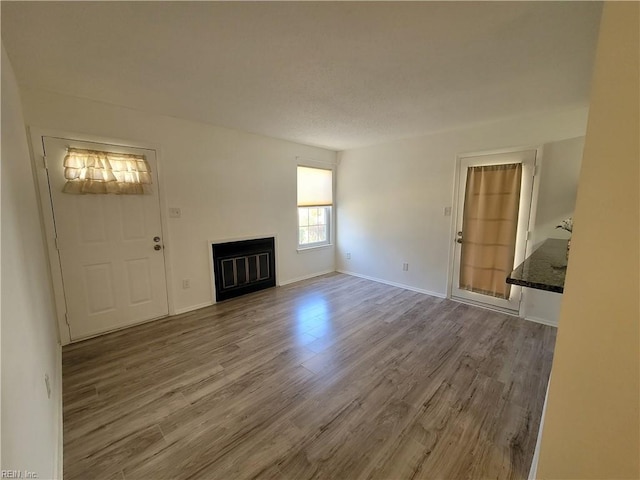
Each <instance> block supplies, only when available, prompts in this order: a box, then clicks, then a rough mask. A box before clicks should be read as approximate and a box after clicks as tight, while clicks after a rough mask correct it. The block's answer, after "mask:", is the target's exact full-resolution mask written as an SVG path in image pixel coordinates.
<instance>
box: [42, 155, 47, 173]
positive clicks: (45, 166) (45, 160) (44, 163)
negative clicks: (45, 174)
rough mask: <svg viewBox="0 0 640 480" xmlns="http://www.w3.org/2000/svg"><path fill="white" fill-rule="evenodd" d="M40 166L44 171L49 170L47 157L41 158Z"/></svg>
mask: <svg viewBox="0 0 640 480" xmlns="http://www.w3.org/2000/svg"><path fill="white" fill-rule="evenodd" d="M42 165H43V166H44V168H45V170H49V164H48V162H47V156H46V155H43V156H42Z"/></svg>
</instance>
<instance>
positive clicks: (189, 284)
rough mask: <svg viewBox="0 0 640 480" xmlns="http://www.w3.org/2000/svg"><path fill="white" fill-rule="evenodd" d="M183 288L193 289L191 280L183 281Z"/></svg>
mask: <svg viewBox="0 0 640 480" xmlns="http://www.w3.org/2000/svg"><path fill="white" fill-rule="evenodd" d="M182 288H184V289H187V288H191V280H189V279H188V278H185V279H184V280H182Z"/></svg>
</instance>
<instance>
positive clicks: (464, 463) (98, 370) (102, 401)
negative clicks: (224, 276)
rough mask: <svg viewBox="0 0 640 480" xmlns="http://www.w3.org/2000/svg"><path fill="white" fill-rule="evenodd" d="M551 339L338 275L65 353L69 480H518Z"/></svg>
mask: <svg viewBox="0 0 640 480" xmlns="http://www.w3.org/2000/svg"><path fill="white" fill-rule="evenodd" d="M554 342H555V329H553V328H551V327H547V326H544V325H538V324H534V323H530V322H526V321H524V320H521V319H518V318H515V317H510V316H507V315H503V314H499V313H494V312H490V311H487V310H482V309H478V308H475V307H471V306H468V305H464V304H460V303H456V302H452V301H449V300H443V299H439V298H434V297H430V296H427V295H423V294H419V293H415V292H410V291H407V290H402V289H399V288H395V287H390V286H387V285H382V284H378V283H374V282H371V281H368V280H364V279H360V278H355V277H351V276H347V275H342V274H331V275H326V276H323V277H318V278H316V279H312V280H308V281H304V282H299V283H296V284H293V285H289V286H286V287H279V288H275V289H270V290H266V291H262V292H258V293H255V294H251V295H248V296H245V297H242V298H238V299H234V300H230V301H227V302H223V303H220V304H217V305H213V306H211V307H207V308H203V309H201V310H197V311H195V312H190V313H187V314H184V315H179V316H176V317H170V318H167V319H163V320H159V321H156V322H151V323H147V324H144V325H140V326H137V327H133V328H130V329H126V330H122V331H119V332H116V333H112V334H109V335H104V336H102V337H99V338H95V339H91V340H87V341H85V342H81V343H77V344H74V345H70V346H67V347H65V349H64V352H63V389H64V391H63V402H64V475H65V478H66V479H67V480H75V479H86V478H92V479H99V478H103V479H119V480H122V479H125V480H135V479H144V480H146V479H149V480H159V479H164V478H166V479H187V478H188V479H192V478H195V479H218V478H219V479H228V478H234V479H235V478H246V479H250V478H255V479H292V480H293V479H295V480H299V479H324V478H332V479H405V478H406V479H420V478H425V479H430V478H447V479H454V478H470V479H474V478H526V477H527V475H528V470H529V467H530V464H531V459H532V456H533V450H534V448H535V442H536V435H537V432H538V427H539V422H540V415H541V412H542V404H543V401H544V393H545V388H546V384H547V380H548V377H549V371H550V368H551V360H552V356H553V347H554Z"/></svg>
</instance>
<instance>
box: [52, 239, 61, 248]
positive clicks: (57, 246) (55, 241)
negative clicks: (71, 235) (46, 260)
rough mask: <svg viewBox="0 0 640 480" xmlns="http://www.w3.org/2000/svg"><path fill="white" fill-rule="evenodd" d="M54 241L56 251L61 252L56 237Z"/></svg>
mask: <svg viewBox="0 0 640 480" xmlns="http://www.w3.org/2000/svg"><path fill="white" fill-rule="evenodd" d="M53 241H54V243H55V244H56V250H60V244H58V237H55V238H54V239H53Z"/></svg>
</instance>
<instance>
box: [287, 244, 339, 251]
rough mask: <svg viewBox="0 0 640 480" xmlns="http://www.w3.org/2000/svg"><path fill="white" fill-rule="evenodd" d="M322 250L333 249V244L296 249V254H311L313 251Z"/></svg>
mask: <svg viewBox="0 0 640 480" xmlns="http://www.w3.org/2000/svg"><path fill="white" fill-rule="evenodd" d="M324 248H333V243H325V244H324V245H313V246H311V247H298V248H297V249H296V252H298V253H306V252H311V251H313V250H322V249H324Z"/></svg>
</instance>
